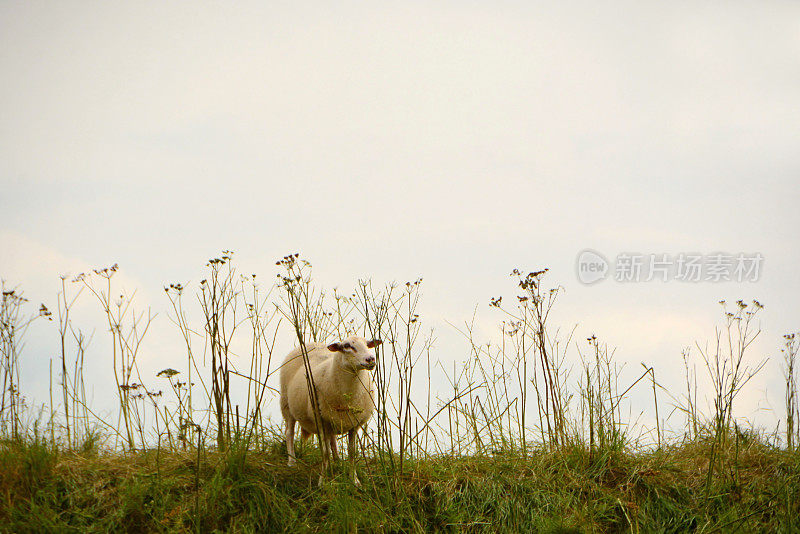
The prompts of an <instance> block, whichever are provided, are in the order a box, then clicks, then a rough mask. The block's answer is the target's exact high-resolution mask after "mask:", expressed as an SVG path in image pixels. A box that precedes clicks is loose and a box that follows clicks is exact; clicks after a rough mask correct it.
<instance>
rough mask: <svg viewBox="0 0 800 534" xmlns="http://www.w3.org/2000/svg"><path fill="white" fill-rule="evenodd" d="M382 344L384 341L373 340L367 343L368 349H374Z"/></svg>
mask: <svg viewBox="0 0 800 534" xmlns="http://www.w3.org/2000/svg"><path fill="white" fill-rule="evenodd" d="M381 343H383V341H381V340H380V339H373V340H372V341H367V348H369V349H374V348H375V347H377V346H378V345H380V344H381Z"/></svg>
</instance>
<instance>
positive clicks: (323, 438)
mask: <svg viewBox="0 0 800 534" xmlns="http://www.w3.org/2000/svg"><path fill="white" fill-rule="evenodd" d="M321 430H322V432H321V433H320V436H319V437H320V445H322V472H321V473H320V475H319V485H320V486H322V484H323V483H324V482H325V474H326V473H327V472H328V458H329V457H330V454H331V449H330V447H331V443H330V437H331V436H332V434H331V433H329V432H326V431H325V429H324V428H322V429H321Z"/></svg>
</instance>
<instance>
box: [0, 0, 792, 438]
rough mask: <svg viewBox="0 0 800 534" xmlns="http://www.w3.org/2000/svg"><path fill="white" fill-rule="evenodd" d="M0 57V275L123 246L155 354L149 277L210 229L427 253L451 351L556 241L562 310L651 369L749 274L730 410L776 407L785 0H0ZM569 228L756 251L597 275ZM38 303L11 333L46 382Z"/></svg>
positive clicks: (157, 355) (484, 325) (222, 238)
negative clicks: (718, 264) (746, 328)
mask: <svg viewBox="0 0 800 534" xmlns="http://www.w3.org/2000/svg"><path fill="white" fill-rule="evenodd" d="M556 4H557V5H556ZM0 73H2V82H3V83H2V84H0V117H2V119H1V120H0V180H2V182H1V183H2V201H0V203H1V204H0V205H1V207H2V209H0V250H2V253H0V276H2V277H3V278H4V279H6V280H7V281H8V282H9V283H10V284H12V285H17V284H19V285H20V287H22V288H23V289H24V290H25V292H26V295H27V296H29V297H30V298H31V299H32V300H34V301H37V302H38V301H44V302H47V303H48V304H50V305H51V307H54V304H55V295H56V292H57V290H58V284H59V283H60V281H59V279H58V276H59V274H62V273H72V274H74V273H76V272H78V271H80V270H85V269H86V268H88V267H92V266H98V265H108V264H111V263H114V262H118V263H119V264H120V266H121V268H122V276H123V277H124V278H123V280H124V283H125V284H126V286H127V287H128V289H130V290H132V289H137V288H138V291H139V293H138V294H137V298H138V299H140V301H141V302H142V304H150V305H151V306H152V307H153V309H154V310H155V311H158V312H159V313H160V314H161V316H160V317H159V318H158V319H157V322H158V323H159V324H158V325H156V327H155V329H154V331H153V332H152V333H151V334H149V335H150V339H149V342H148V345H147V346H146V347H145V349H146V350H144V352H143V354H142V356H141V357H142V359H143V361H144V362H148V361H149V362H151V365H152V367H153V368H154V369H155V368H156V367H158V368H159V369H160V368H163V366H164V364H165V362H168V363H169V365H172V366H175V367H177V366H178V365H181V362H182V361H183V360H182V356H181V355H180V354H179V351H180V344H179V341H180V339H179V334H178V333H177V331H174V329H173V328H172V327H171V325H170V324H169V321H167V320H166V317H165V315H166V310H167V305H168V302H167V301H166V299H165V297H164V296H163V291H162V287H163V285H165V284H166V283H169V282H174V281H182V282H190V281H194V282H196V281H197V280H198V279H199V277H200V271H201V268H202V266H203V264H204V262H205V260H207V259H208V258H210V257H212V256H214V255H216V254H217V253H218V251H219V250H221V249H232V250H234V251H236V256H237V262H238V264H239V265H240V267H241V268H242V270H243V271H245V272H254V273H259V275H260V276H262V277H263V278H265V279H270V278H271V277H272V276H274V272H275V270H274V269H275V267H274V262H275V260H276V259H277V258H279V257H281V256H283V255H284V254H286V253H288V252H293V251H301V252H302V253H303V255H304V257H306V258H308V259H310V260H311V261H312V263H314V267H315V275H316V277H317V279H318V280H319V281H320V283H322V284H324V285H326V286H328V287H332V286H339V287H344V288H349V287H352V286H353V284H354V282H355V281H356V280H357V278H359V277H364V276H371V277H372V278H373V279H375V280H377V281H389V280H398V281H405V280H413V279H414V278H416V277H417V276H423V277H424V279H425V282H424V300H423V302H422V305H421V311H422V313H423V316H424V317H425V318H426V320H427V321H428V324H430V325H431V326H433V327H434V328H435V329H436V332H437V336H438V342H437V350H436V352H435V356H436V357H437V358H439V359H441V360H443V361H445V360H446V361H450V360H452V359H454V358H455V359H458V358H461V357H464V356H466V354H467V347H466V344H464V343H463V342H461V341H460V340H459V338H458V334H456V333H454V332H453V329H452V327H450V326H448V324H447V322H448V321H449V322H451V323H455V324H460V323H461V322H463V321H464V320H465V319H467V318H469V317H471V315H472V313H473V310H474V309H475V307H476V306H477V309H478V323H479V327H480V332H481V335H485V336H486V338H487V339H488V338H490V337H492V336H495V337H496V334H497V333H496V331H495V329H494V325H496V323H497V322H498V321H499V320H500V318H499V316H498V315H497V314H494V313H493V312H492V311H491V310H489V309H488V308H487V306H486V305H487V303H488V300H489V298H490V297H493V296H497V295H500V294H504V295H508V296H509V297H510V296H511V295H512V294H513V292H514V288H513V284H512V282H511V280H510V279H509V278H508V276H507V275H508V273H509V272H510V271H511V269H512V268H514V267H520V268H523V269H531V270H532V269H537V268H542V267H549V268H550V269H551V272H550V273H549V278H548V280H550V282H551V283H552V284H553V285H557V284H561V285H562V286H564V288H565V293H564V295H563V296H562V300H561V303H560V308H559V312H558V314H559V315H558V320H559V321H560V322H561V324H562V325H563V326H565V327H569V326H571V325H573V324H575V323H578V325H579V330H578V332H579V336H580V337H582V336H584V334H586V335H589V334H591V333H597V334H598V335H599V336H600V337H601V338H602V339H604V340H606V341H608V343H609V344H611V345H613V346H616V347H618V350H617V356H618V358H620V360H621V361H626V362H628V365H629V367H631V368H632V369H633V371H632V373H633V374H635V370H636V368H637V367H638V366H639V362H640V361H645V362H648V363H650V364H652V365H654V366H655V367H656V370H657V372H659V371H661V372H662V377H663V380H664V382H665V385H667V386H668V387H673V386H675V387H677V386H681V384H682V383H681V380H680V372H679V371H680V367H681V366H680V365H678V364H679V363H680V361H681V360H680V350H681V348H683V347H685V346H688V345H692V344H693V343H694V342H695V341H701V342H702V341H704V340H705V339H708V338H709V337H710V336H711V335H712V334H713V328H714V325H715V323H716V322H718V319H719V318H720V317H721V313H720V310H719V309H718V305H717V301H718V300H720V299H723V298H724V299H729V300H736V299H738V298H745V299H750V298H758V299H759V300H760V301H762V302H763V303H764V304H765V306H766V308H765V310H764V313H763V315H762V326H763V328H764V334H763V337H762V338H761V339H760V343H759V344H758V346H757V353H755V354H754V358H756V357H757V356H759V355H763V356H770V357H772V360H771V362H770V363H769V364H768V365H767V367H766V368H765V371H764V372H763V373H762V376H761V377H760V379H759V380H758V381H757V382H756V383H754V385H753V386H752V387H751V388H750V390H749V391H748V393H747V396H746V402H745V403H744V404H746V406H744V407H743V408H742V412H741V413H742V415H744V416H747V417H754V416H755V417H758V416H757V415H754V414H758V413H762V412H763V410H770V409H774V410H776V411H777V412H778V413H777V414H773V413H771V412H770V413H769V414H768V416H767V417H766V419H764V421H765V424H770V425H774V424H775V420H776V417H775V415H778V416H780V414H782V413H783V412H782V410H783V407H782V404H781V402H782V401H781V398H782V395H783V390H782V389H781V383H782V378H781V375H780V369H779V366H778V358H779V349H780V346H781V342H782V339H781V335H782V334H784V333H787V332H790V331H796V330H798V329H800V299H798V295H800V282H798V276H797V267H796V266H797V265H799V264H800V253H798V247H797V243H798V239H797V238H798V228H799V227H800V210H799V209H798V198H800V195H798V193H800V185H798V184H799V182H798V178H800V160H798V157H797V154H798V153H800V151H799V150H798V148H799V147H798V145H799V144H800V4H797V3H795V2H777V1H776V2H771V1H770V2H766V1H765V2H758V3H753V2H736V1H734V2H659V3H654V2H614V3H596V2H586V3H576V4H571V6H569V7H567V6H564V5H562V3H553V2H546V3H533V2H491V3H490V2H483V3H481V2H468V3H467V2H437V3H432V2H402V3H396V4H395V3H388V2H380V3H374V2H373V3H360V2H355V3H350V2H343V3H336V5H335V6H334V5H332V4H330V3H327V2H320V3H306V4H299V3H297V2H286V3H279V2H236V3H235V4H230V3H220V2H213V3H208V2H197V1H192V2H182V3H180V2H132V3H131V2H128V3H121V2H10V1H4V2H2V3H0ZM586 248H591V249H594V250H596V251H598V252H600V253H602V254H603V255H605V256H606V257H607V258H609V259H610V260H611V261H613V260H614V258H615V257H616V256H617V255H618V254H620V253H623V252H638V253H643V254H650V253H653V254H671V255H677V254H679V253H700V254H711V253H716V252H726V253H731V254H736V253H740V252H745V253H760V254H762V255H763V257H764V263H763V265H762V272H761V275H760V278H759V280H758V281H757V282H744V283H738V282H727V283H710V282H703V283H680V282H677V281H668V282H648V283H645V282H640V283H628V284H622V283H618V282H616V281H614V280H611V279H608V280H605V281H603V282H600V283H598V284H596V285H591V286H586V285H583V284H581V283H579V281H578V280H577V278H576V274H575V273H576V267H575V262H576V257H577V255H578V253H579V252H580V251H581V250H583V249H586ZM84 327H85V328H86V329H87V330H90V329H91V328H97V329H98V332H97V334H96V336H97V337H98V338H100V337H102V335H103V331H102V327H101V323H99V322H98V323H96V324H94V325H84ZM52 330H53V329H52V327H45V325H37V326H36V327H35V328H34V329H33V330H32V331H31V338H30V339H29V343H28V347H27V348H26V352H25V354H24V358H23V363H22V367H23V382H24V384H23V387H25V385H28V386H29V387H30V388H31V389H30V391H33V392H34V393H33V394H32V395H34V396H38V397H39V400H44V397H43V396H42V395H46V392H47V383H48V379H47V376H46V372H47V371H46V370H47V362H48V359H49V357H50V356H53V355H54V353H55V350H56V345H55V339H56V338H55V336H54V335H53V332H52ZM98 343H99V342H98ZM285 343H286V345H287V346H288V344H290V343H291V340H290V339H288V338H287V339H286V340H285ZM173 349H174V352H175V353H176V354H175V355H174V358H175V362H174V363H172V362H171V360H170V358H171V357H172V354H171V351H172V350H173ZM681 365H682V364H681ZM100 367H103V364H98V368H100ZM96 372H97V373H98V377H99V378H98V379H102V378H101V376H105V377H108V376H110V374H109V373H110V368H109V369H105V368H103V370H102V371H100V370H98V371H96ZM98 396H102V395H101V394H100V393H98ZM759 410H761V411H762V412H759Z"/></svg>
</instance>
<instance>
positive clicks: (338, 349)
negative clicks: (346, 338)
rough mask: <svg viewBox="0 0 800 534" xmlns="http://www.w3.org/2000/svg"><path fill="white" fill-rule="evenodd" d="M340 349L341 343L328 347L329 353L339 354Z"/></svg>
mask: <svg viewBox="0 0 800 534" xmlns="http://www.w3.org/2000/svg"><path fill="white" fill-rule="evenodd" d="M342 348H343V347H342V344H341V343H331V344H330V345H328V350H329V351H331V352H339V351H340V350H342Z"/></svg>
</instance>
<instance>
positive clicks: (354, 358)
mask: <svg viewBox="0 0 800 534" xmlns="http://www.w3.org/2000/svg"><path fill="white" fill-rule="evenodd" d="M381 343H382V342H381V340H380V339H373V340H372V341H367V340H366V339H364V338H363V337H358V336H350V337H348V338H347V339H343V340H342V341H337V342H336V343H331V344H330V345H328V350H329V351H331V352H338V353H340V354H341V355H342V358H343V360H344V361H345V362H346V363H349V364H350V365H351V366H352V368H353V369H354V370H361V369H367V370H372V369H375V353H374V352H372V349H374V348H375V347H377V346H378V345H380V344H381Z"/></svg>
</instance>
